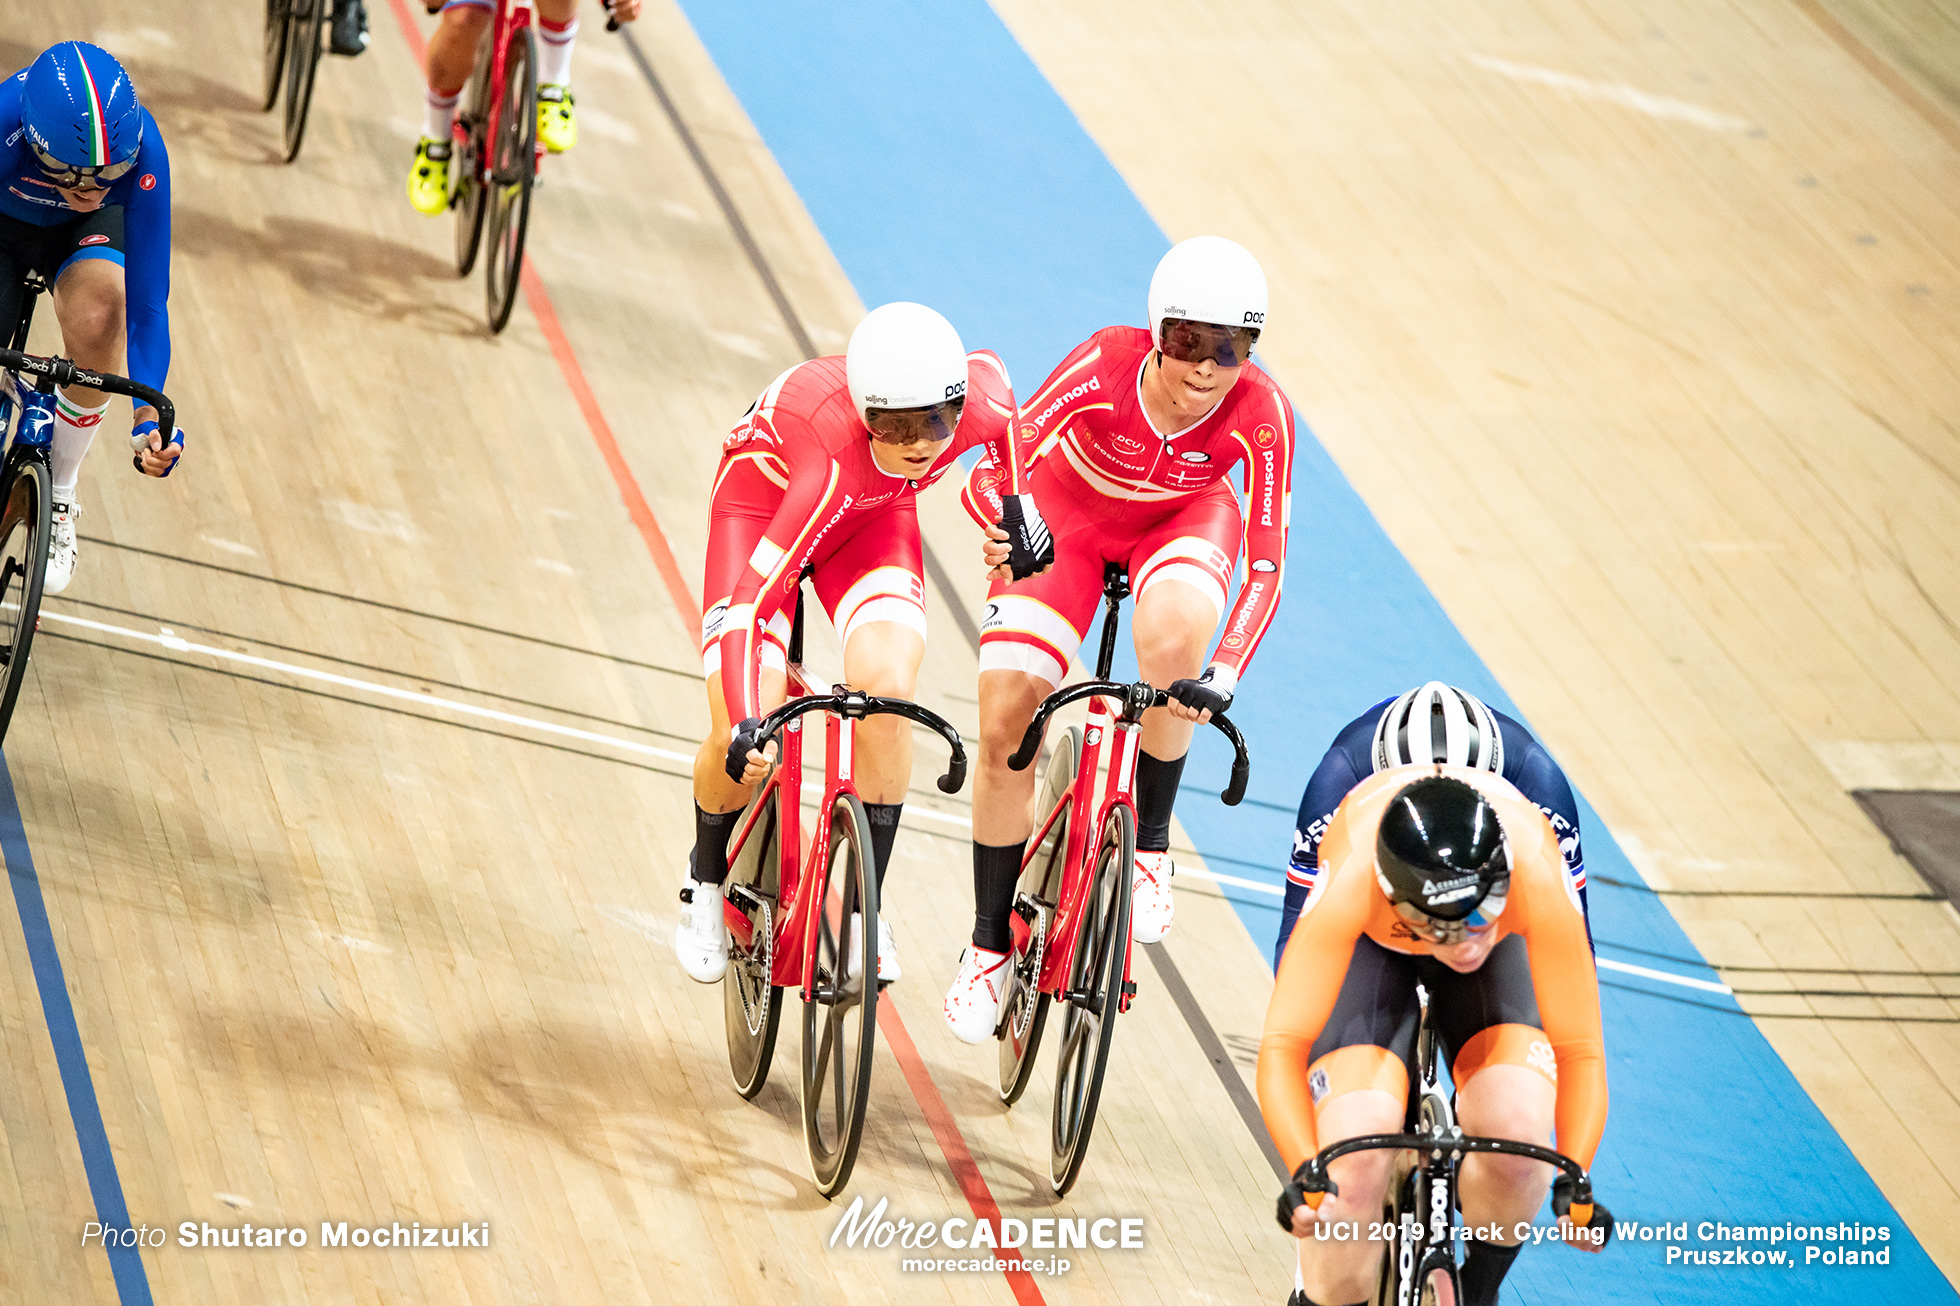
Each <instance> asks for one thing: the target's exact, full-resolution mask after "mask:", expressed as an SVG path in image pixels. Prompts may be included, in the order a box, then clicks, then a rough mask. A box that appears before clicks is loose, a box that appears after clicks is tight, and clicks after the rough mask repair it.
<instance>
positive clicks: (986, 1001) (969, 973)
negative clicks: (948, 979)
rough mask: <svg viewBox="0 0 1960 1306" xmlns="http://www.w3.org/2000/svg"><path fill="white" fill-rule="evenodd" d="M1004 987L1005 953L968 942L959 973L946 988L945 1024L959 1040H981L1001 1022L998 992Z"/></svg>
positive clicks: (988, 1036)
mask: <svg viewBox="0 0 1960 1306" xmlns="http://www.w3.org/2000/svg"><path fill="white" fill-rule="evenodd" d="M1006 987H1007V954H1006V953H1004V952H994V951H991V950H990V949H987V948H981V947H977V946H975V945H974V944H971V943H969V944H967V945H966V951H965V952H962V953H961V954H960V973H959V974H958V975H955V976H954V977H953V987H952V988H950V989H947V990H946V1023H947V1025H949V1026H951V1027H952V1030H953V1037H954V1038H957V1039H958V1040H959V1041H960V1042H962V1043H984V1042H986V1041H987V1040H988V1038H990V1037H992V1035H993V1032H994V1027H995V1026H996V1025H998V1024H999V1023H1000V995H1001V990H1002V989H1004V988H1006Z"/></svg>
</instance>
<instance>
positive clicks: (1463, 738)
mask: <svg viewBox="0 0 1960 1306" xmlns="http://www.w3.org/2000/svg"><path fill="white" fill-rule="evenodd" d="M1372 756H1373V758H1374V762H1375V769H1376V770H1377V771H1386V770H1388V769H1389V768H1390V767H1396V766H1408V765H1410V764H1411V763H1422V764H1425V765H1440V766H1467V767H1471V768H1473V769H1475V768H1481V769H1483V770H1485V771H1496V772H1502V771H1503V770H1504V736H1503V735H1502V734H1501V733H1500V732H1499V731H1498V728H1497V718H1496V717H1495V716H1494V715H1492V713H1491V710H1490V709H1489V708H1487V707H1485V706H1484V704H1483V701H1482V700H1481V699H1479V698H1477V697H1476V696H1475V695H1472V694H1466V693H1464V692H1463V691H1462V690H1460V689H1458V688H1456V687H1455V686H1454V685H1446V684H1444V683H1443V682H1442V681H1440V680H1432V681H1430V682H1429V683H1428V684H1426V685H1424V686H1422V688H1420V689H1412V690H1410V691H1409V692H1408V693H1406V694H1404V695H1402V696H1401V697H1400V698H1398V699H1396V700H1395V701H1394V702H1393V703H1390V704H1389V705H1388V709H1387V710H1386V711H1384V712H1383V713H1382V716H1381V720H1379V721H1377V722H1376V723H1375V744H1374V750H1373V753H1372Z"/></svg>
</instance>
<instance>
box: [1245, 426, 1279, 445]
mask: <svg viewBox="0 0 1960 1306" xmlns="http://www.w3.org/2000/svg"><path fill="white" fill-rule="evenodd" d="M1278 439H1279V432H1278V431H1275V430H1274V429H1273V428H1272V427H1270V426H1261V427H1260V428H1259V429H1258V430H1256V431H1254V432H1253V433H1252V442H1253V443H1254V444H1256V445H1258V446H1259V447H1260V448H1261V449H1270V448H1272V447H1273V442H1274V441H1276V440H1278Z"/></svg>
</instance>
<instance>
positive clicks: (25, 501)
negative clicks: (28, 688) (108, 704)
mask: <svg viewBox="0 0 1960 1306" xmlns="http://www.w3.org/2000/svg"><path fill="white" fill-rule="evenodd" d="M8 472H9V474H10V475H11V477H12V479H11V481H10V483H9V484H8V486H7V491H6V493H7V502H6V507H5V508H4V509H0V739H4V738H5V737H6V733H7V727H8V726H9V725H10V724H12V722H13V719H14V703H15V701H16V700H18V699H19V697H20V687H21V683H22V682H23V681H24V680H25V679H26V678H27V656H28V653H29V651H30V650H31V648H32V647H33V644H34V631H35V627H36V625H37V623H38V622H39V620H40V616H41V587H42V584H43V583H44V582H45V581H46V579H47V574H48V541H49V539H50V538H51V536H52V533H53V522H52V520H51V513H52V511H53V506H52V500H51V498H50V496H49V492H48V491H49V481H48V468H47V464H46V463H44V462H42V461H41V460H40V459H39V458H26V459H19V460H15V459H9V460H8Z"/></svg>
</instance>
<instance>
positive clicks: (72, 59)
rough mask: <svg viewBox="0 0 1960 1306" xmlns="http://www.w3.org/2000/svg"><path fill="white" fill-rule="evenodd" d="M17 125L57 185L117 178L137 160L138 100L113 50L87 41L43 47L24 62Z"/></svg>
mask: <svg viewBox="0 0 1960 1306" xmlns="http://www.w3.org/2000/svg"><path fill="white" fill-rule="evenodd" d="M20 120H21V126H23V127H24V128H26V130H27V143H28V145H29V146H30V147H31V148H32V149H33V151H34V155H35V159H36V161H37V162H39V164H40V165H41V170H42V171H43V172H45V173H47V174H48V175H49V177H50V178H51V179H52V180H53V181H54V182H55V184H57V185H70V186H73V185H79V184H80V183H81V182H83V181H85V180H89V179H94V180H97V181H99V182H101V183H105V184H106V183H108V182H112V181H114V180H116V179H117V178H118V177H120V176H122V175H123V174H124V173H126V172H128V171H129V170H130V169H131V168H133V167H135V166H136V150H137V147H138V146H140V145H141V144H142V143H143V106H142V105H140V104H138V103H137V102H136V88H135V87H134V86H133V85H131V84H130V80H129V74H128V73H127V72H125V71H123V66H122V65H121V64H119V63H117V62H116V58H115V56H114V55H112V54H110V53H109V52H108V51H107V50H104V49H103V48H102V47H100V46H96V45H90V44H89V43H88V42H86V41H63V42H62V43H61V44H60V45H55V46H49V47H48V48H47V49H46V50H43V51H42V52H41V57H40V58H38V59H36V60H35V61H34V62H33V63H31V64H29V65H28V67H27V78H26V82H25V84H24V85H23V86H22V88H21V96H20Z"/></svg>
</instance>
